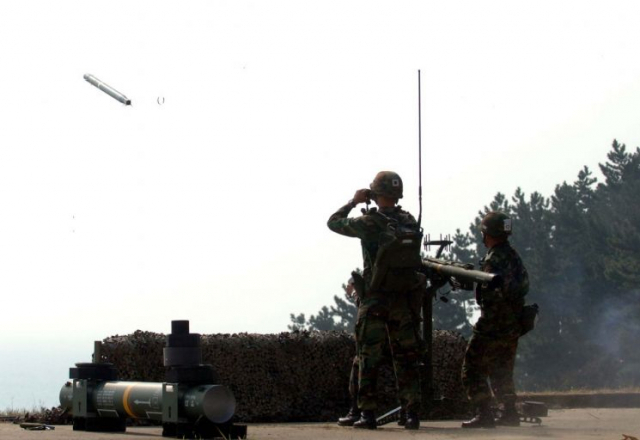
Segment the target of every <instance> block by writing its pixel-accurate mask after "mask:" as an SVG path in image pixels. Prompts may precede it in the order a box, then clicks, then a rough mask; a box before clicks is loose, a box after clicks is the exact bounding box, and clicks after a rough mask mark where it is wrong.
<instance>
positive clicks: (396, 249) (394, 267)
mask: <svg viewBox="0 0 640 440" xmlns="http://www.w3.org/2000/svg"><path fill="white" fill-rule="evenodd" d="M374 215H378V216H380V217H382V219H383V221H384V222H386V228H385V230H384V231H383V232H381V233H380V237H379V241H378V252H377V254H376V260H375V262H374V264H373V268H372V275H371V287H370V289H371V291H378V290H385V291H403V290H408V289H411V288H413V287H415V285H416V276H417V275H416V271H417V270H418V269H419V268H420V267H421V265H422V259H421V256H420V248H421V245H422V230H421V228H420V227H419V226H418V225H417V224H415V223H413V222H412V223H403V222H401V221H399V220H396V219H393V218H389V217H387V216H385V215H383V214H381V213H380V212H377V213H376V214H374Z"/></svg>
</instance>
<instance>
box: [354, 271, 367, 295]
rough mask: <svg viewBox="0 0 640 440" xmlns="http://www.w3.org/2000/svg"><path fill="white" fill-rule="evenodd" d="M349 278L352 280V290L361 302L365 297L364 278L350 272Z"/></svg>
mask: <svg viewBox="0 0 640 440" xmlns="http://www.w3.org/2000/svg"><path fill="white" fill-rule="evenodd" d="M351 278H353V289H354V290H355V291H356V295H358V299H359V300H360V301H362V300H363V299H364V295H365V291H364V290H365V288H364V287H365V281H364V277H363V276H362V275H361V274H359V273H358V272H356V271H353V272H351Z"/></svg>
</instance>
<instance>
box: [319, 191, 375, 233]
mask: <svg viewBox="0 0 640 440" xmlns="http://www.w3.org/2000/svg"><path fill="white" fill-rule="evenodd" d="M370 196H371V190H369V189H364V188H363V189H359V190H357V191H356V193H355V194H354V195H353V198H352V199H351V200H349V202H348V203H347V204H346V205H344V206H343V207H341V208H340V209H338V210H337V211H336V212H334V213H333V214H332V215H331V217H329V221H328V222H327V226H329V229H331V230H332V231H333V232H336V233H338V234H341V235H346V236H347V237H358V238H364V237H365V236H366V235H367V233H368V231H369V229H370V225H369V223H370V222H368V221H366V220H365V218H364V217H362V216H361V217H356V218H348V216H349V213H350V212H351V210H352V209H353V208H355V207H356V206H357V205H358V204H360V203H364V202H367V203H368V202H369V201H370Z"/></svg>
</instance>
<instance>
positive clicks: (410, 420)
mask: <svg viewBox="0 0 640 440" xmlns="http://www.w3.org/2000/svg"><path fill="white" fill-rule="evenodd" d="M404 429H420V417H418V413H417V412H415V411H408V412H407V419H406V423H405V425H404Z"/></svg>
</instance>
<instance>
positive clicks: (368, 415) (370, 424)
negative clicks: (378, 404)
mask: <svg viewBox="0 0 640 440" xmlns="http://www.w3.org/2000/svg"><path fill="white" fill-rule="evenodd" d="M353 427H354V428H357V429H376V428H377V427H378V423H377V422H376V416H375V414H374V413H373V411H371V410H369V409H365V410H362V412H361V413H360V420H358V421H357V422H355V423H354V424H353Z"/></svg>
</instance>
